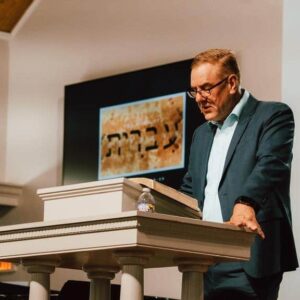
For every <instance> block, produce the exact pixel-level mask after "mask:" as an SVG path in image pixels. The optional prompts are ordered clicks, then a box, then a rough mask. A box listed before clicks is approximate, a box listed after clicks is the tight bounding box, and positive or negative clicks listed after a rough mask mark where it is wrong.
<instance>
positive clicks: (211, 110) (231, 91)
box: [191, 63, 237, 122]
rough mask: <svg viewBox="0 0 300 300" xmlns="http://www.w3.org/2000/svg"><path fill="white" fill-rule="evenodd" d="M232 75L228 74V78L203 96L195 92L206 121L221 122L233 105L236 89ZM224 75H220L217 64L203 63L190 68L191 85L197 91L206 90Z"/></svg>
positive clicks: (223, 77)
mask: <svg viewBox="0 0 300 300" xmlns="http://www.w3.org/2000/svg"><path fill="white" fill-rule="evenodd" d="M232 76H235V75H231V76H229V77H228V79H226V80H224V81H223V82H222V83H221V84H220V85H218V86H216V87H215V88H213V89H212V90H211V91H210V95H206V96H203V95H201V93H199V92H198V93H197V95H196V98H195V100H196V102H197V104H198V106H199V108H200V111H201V112H202V113H203V115H204V117H205V119H206V120H207V121H219V122H223V121H224V120H225V119H226V117H227V116H228V115H229V114H230V112H231V111H232V109H233V107H234V106H235V104H236V102H235V97H234V95H235V93H236V90H237V89H236V86H233V84H232V83H233V81H234V82H235V83H236V80H235V79H236V78H234V80H232ZM226 77H227V76H226V75H222V72H221V68H220V66H219V65H218V64H210V63H204V64H201V65H198V66H195V67H194V68H193V69H192V72H191V87H192V89H197V90H198V91H199V90H207V89H209V88H210V87H212V86H214V85H215V84H217V83H218V82H220V81H222V80H223V79H225V78H226ZM234 85H235V84H234ZM203 94H204V93H203Z"/></svg>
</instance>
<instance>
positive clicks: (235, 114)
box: [208, 89, 250, 128]
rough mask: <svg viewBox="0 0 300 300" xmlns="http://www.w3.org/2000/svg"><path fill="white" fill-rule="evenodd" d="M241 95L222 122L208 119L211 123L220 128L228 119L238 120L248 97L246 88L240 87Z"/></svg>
mask: <svg viewBox="0 0 300 300" xmlns="http://www.w3.org/2000/svg"><path fill="white" fill-rule="evenodd" d="M242 93H243V96H242V98H241V99H240V101H239V102H238V103H237V104H236V105H235V107H234V108H233V110H232V111H231V113H230V114H229V115H228V116H227V118H226V119H225V120H224V122H223V123H220V122H216V121H209V122H208V123H210V124H211V125H215V126H217V127H218V128H221V127H222V125H223V124H225V123H228V122H229V121H230V120H238V119H239V117H240V115H241V113H242V110H243V108H244V107H245V105H246V103H247V101H248V99H249V95H250V94H249V92H248V91H247V90H244V89H242Z"/></svg>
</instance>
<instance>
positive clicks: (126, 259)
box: [114, 250, 153, 266]
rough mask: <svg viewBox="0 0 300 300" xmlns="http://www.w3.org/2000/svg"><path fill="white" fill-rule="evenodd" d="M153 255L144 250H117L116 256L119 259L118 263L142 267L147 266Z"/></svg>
mask: <svg viewBox="0 0 300 300" xmlns="http://www.w3.org/2000/svg"><path fill="white" fill-rule="evenodd" d="M152 255H153V252H151V251H143V250H117V251H115V252H114V256H115V257H116V258H117V260H118V263H119V264H120V265H122V266H124V265H141V266H144V265H146V264H147V262H148V260H149V258H150V257H151V256H152Z"/></svg>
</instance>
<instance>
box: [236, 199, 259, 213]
mask: <svg viewBox="0 0 300 300" xmlns="http://www.w3.org/2000/svg"><path fill="white" fill-rule="evenodd" d="M235 204H244V205H247V206H250V207H252V208H253V209H254V210H255V212H257V211H258V210H259V205H258V204H257V203H256V202H255V201H253V200H252V199H250V198H247V197H240V198H238V199H237V200H236V201H235Z"/></svg>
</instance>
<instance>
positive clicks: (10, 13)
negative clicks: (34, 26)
mask: <svg viewBox="0 0 300 300" xmlns="http://www.w3.org/2000/svg"><path fill="white" fill-rule="evenodd" d="M32 2H33V0H0V32H5V33H11V32H12V30H13V29H14V27H15V26H16V24H17V23H18V21H19V20H20V19H21V17H22V16H23V15H24V13H25V12H26V10H27V8H28V7H29V6H30V5H31V3H32Z"/></svg>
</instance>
